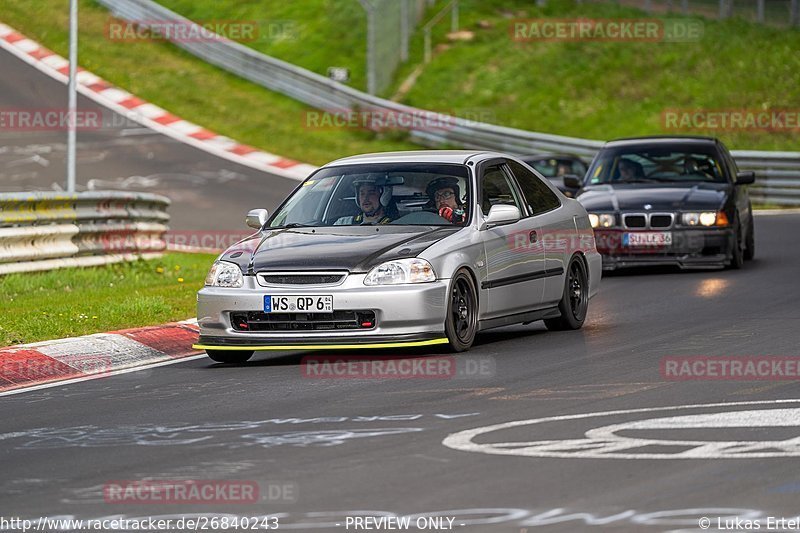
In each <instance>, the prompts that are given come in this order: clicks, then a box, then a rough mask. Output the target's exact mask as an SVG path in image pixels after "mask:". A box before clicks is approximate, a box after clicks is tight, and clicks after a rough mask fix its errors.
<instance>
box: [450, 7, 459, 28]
mask: <svg viewBox="0 0 800 533" xmlns="http://www.w3.org/2000/svg"><path fill="white" fill-rule="evenodd" d="M450 17H451V18H450V31H451V32H453V33H455V32H457V31H458V0H453V11H452V13H451V14H450Z"/></svg>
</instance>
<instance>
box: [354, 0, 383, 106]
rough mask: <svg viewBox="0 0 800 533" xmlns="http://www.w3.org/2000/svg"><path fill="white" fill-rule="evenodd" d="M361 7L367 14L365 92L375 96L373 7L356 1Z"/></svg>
mask: <svg viewBox="0 0 800 533" xmlns="http://www.w3.org/2000/svg"><path fill="white" fill-rule="evenodd" d="M358 1H359V2H360V3H361V7H363V8H364V11H366V12H367V92H368V93H369V94H375V93H376V92H378V80H377V78H376V77H375V76H376V70H375V69H377V68H378V67H377V64H376V59H377V57H376V55H375V6H373V5H372V3H370V0H358Z"/></svg>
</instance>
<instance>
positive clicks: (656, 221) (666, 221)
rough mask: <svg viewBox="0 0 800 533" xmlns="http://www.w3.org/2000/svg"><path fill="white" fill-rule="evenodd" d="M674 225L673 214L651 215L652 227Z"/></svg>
mask: <svg viewBox="0 0 800 533" xmlns="http://www.w3.org/2000/svg"><path fill="white" fill-rule="evenodd" d="M671 225H672V216H670V215H651V216H650V227H651V228H668V227H670V226H671Z"/></svg>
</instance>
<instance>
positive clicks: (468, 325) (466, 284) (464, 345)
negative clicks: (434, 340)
mask: <svg viewBox="0 0 800 533" xmlns="http://www.w3.org/2000/svg"><path fill="white" fill-rule="evenodd" d="M444 331H445V334H446V335H447V340H448V341H449V346H450V351H452V352H465V351H467V350H469V349H470V347H471V346H472V343H473V341H474V340H475V334H476V333H477V331H478V291H477V289H476V287H475V282H474V281H472V276H470V274H469V272H467V270H466V269H463V268H462V269H460V270H458V271H457V272H456V273H455V275H454V276H453V280H452V281H451V282H450V291H449V292H448V299H447V316H446V317H445V320H444Z"/></svg>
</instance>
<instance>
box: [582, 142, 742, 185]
mask: <svg viewBox="0 0 800 533" xmlns="http://www.w3.org/2000/svg"><path fill="white" fill-rule="evenodd" d="M589 176H590V180H589V183H590V184H592V185H594V184H602V183H611V184H616V183H649V182H655V183H658V182H716V183H725V182H726V177H725V171H724V170H723V167H722V164H721V162H720V161H719V160H718V159H717V157H716V156H715V154H714V152H713V149H711V148H709V149H701V148H697V147H692V148H691V149H687V150H678V149H675V148H667V149H664V148H645V149H635V148H634V149H631V148H626V149H616V150H614V149H611V150H606V151H604V152H603V153H601V154H600V156H599V157H598V159H597V160H595V161H594V163H593V164H592V168H591V169H590V171H589Z"/></svg>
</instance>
